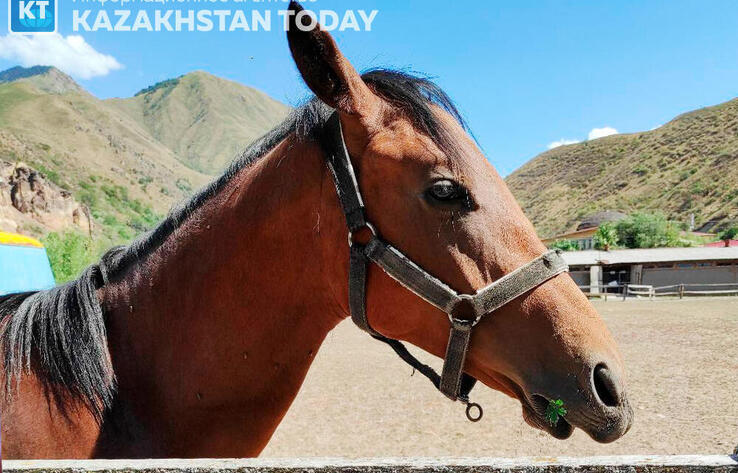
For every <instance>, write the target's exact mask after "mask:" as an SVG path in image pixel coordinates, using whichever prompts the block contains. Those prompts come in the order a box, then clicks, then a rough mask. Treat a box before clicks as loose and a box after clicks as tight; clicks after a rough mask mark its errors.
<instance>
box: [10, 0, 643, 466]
mask: <svg viewBox="0 0 738 473" xmlns="http://www.w3.org/2000/svg"><path fill="white" fill-rule="evenodd" d="M289 8H290V10H291V11H292V12H293V15H292V17H291V20H290V25H289V26H290V27H289V28H288V33H287V36H288V43H289V46H290V50H291V52H292V56H293V58H294V60H295V63H296V65H297V69H298V70H299V72H300V74H301V76H302V78H303V79H304V81H305V83H306V84H307V86H308V87H309V88H310V89H311V90H312V91H313V92H314V93H315V98H314V99H312V100H311V101H309V102H308V103H307V104H306V105H304V106H302V107H300V108H297V109H296V110H294V111H293V112H292V114H291V115H290V116H289V118H288V119H287V120H286V121H285V122H284V123H283V124H282V125H281V126H279V127H278V128H276V129H275V130H273V131H272V132H270V133H268V134H267V135H265V136H264V137H262V138H261V139H260V140H258V141H257V142H256V143H254V144H252V145H251V146H250V147H249V148H248V149H247V150H246V151H245V152H244V153H243V155H242V156H241V157H240V158H239V159H237V160H236V161H235V162H234V163H233V164H232V165H231V166H230V168H229V169H228V170H227V171H226V172H225V174H224V175H223V176H221V177H220V178H218V179H217V180H216V181H214V182H213V183H211V184H210V185H209V186H207V187H206V188H204V189H203V190H201V191H199V192H198V193H197V194H196V195H195V196H194V197H192V198H191V199H190V200H189V201H187V202H185V203H184V204H182V205H180V206H179V207H176V208H174V209H173V210H172V211H171V212H170V214H169V215H168V216H167V217H166V219H165V220H164V221H162V222H161V223H160V224H159V225H158V226H157V227H156V228H155V229H154V230H152V231H151V232H149V233H147V234H145V235H143V236H142V237H140V238H138V239H137V240H135V241H134V242H133V243H131V244H130V245H129V246H128V247H119V248H114V249H112V250H110V251H109V252H108V253H107V254H106V255H105V256H104V257H103V258H102V259H101V261H100V262H99V263H98V264H95V265H93V266H91V267H89V268H88V269H86V270H85V271H84V272H83V274H82V275H81V276H80V277H79V279H77V280H75V281H73V282H70V283H68V284H65V285H62V286H58V287H56V288H54V289H51V290H48V291H42V292H35V293H24V294H14V295H10V296H4V297H3V298H2V299H0V315H2V317H3V319H2V327H1V330H2V332H0V343H2V351H1V353H2V354H1V355H0V357H1V358H0V361H1V362H2V366H3V369H2V375H0V376H1V377H2V380H0V381H2V386H3V388H2V389H3V396H2V400H1V401H0V407H1V412H2V438H3V443H2V455H3V458H6V459H10V458H116V457H117V458H121V457H127V458H154V457H252V456H257V455H258V454H259V453H260V452H261V451H262V449H263V448H264V447H265V445H266V444H267V442H268V441H269V439H270V437H271V435H272V434H273V432H274V430H275V429H276V428H277V425H278V424H279V423H280V421H281V419H282V418H283V416H284V415H285V413H286V411H287V409H288V408H289V407H290V404H291V403H292V401H293V400H294V398H295V396H296V395H297V392H298V390H299V388H300V385H301V384H302V382H303V380H304V378H305V376H306V374H307V372H308V369H309V367H310V365H311V363H312V361H313V359H314V357H315V354H316V353H317V351H318V349H319V348H320V345H321V343H322V342H323V340H324V339H325V337H326V335H327V334H328V332H329V331H330V330H331V329H333V328H334V327H335V326H336V324H338V323H339V322H340V321H341V320H344V319H345V318H346V317H348V315H349V313H350V312H351V309H352V308H350V307H349V305H350V303H349V297H350V295H351V294H350V292H351V291H350V288H349V286H350V285H351V284H350V283H349V282H348V281H349V279H350V276H351V275H350V274H349V273H350V265H349V251H348V249H347V233H348V231H347V228H346V222H345V220H346V218H347V217H346V216H345V214H344V211H343V210H344V209H342V207H341V205H340V204H342V203H343V202H344V201H343V199H345V197H346V196H345V195H342V193H341V192H340V188H339V191H337V190H336V188H335V187H334V184H333V179H334V176H332V172H331V170H329V167H328V166H326V146H325V143H324V140H325V136H326V133H325V132H326V129H327V127H328V123H329V122H330V120H331V117H334V119H335V120H337V123H338V124H340V127H339V128H340V134H341V140H342V143H341V145H342V146H343V147H344V148H345V151H346V156H350V162H349V163H348V164H349V167H351V165H352V166H353V169H355V174H354V176H355V184H356V185H355V187H356V190H357V195H358V189H360V190H361V195H363V197H364V198H365V199H366V202H365V204H362V205H365V210H363V208H362V211H363V212H365V216H366V222H367V223H368V222H369V221H371V222H372V223H373V224H374V225H373V227H371V228H370V227H369V226H368V225H365V224H362V225H359V226H360V227H361V228H359V229H358V231H357V232H356V235H351V234H349V239H350V240H351V241H352V242H353V243H355V244H357V245H358V244H364V243H367V242H371V241H372V238H373V235H372V234H371V233H372V232H378V233H379V234H381V236H382V238H383V239H384V240H383V241H387V242H391V243H392V245H394V247H395V248H398V249H401V250H402V254H403V255H406V258H407V259H408V261H411V262H412V265H411V266H412V267H413V268H416V269H418V270H419V268H423V271H427V273H425V274H432V275H434V277H436V278H438V281H443V283H440V282H438V281H437V283H438V284H439V285H438V286H436V288H439V287H441V284H442V285H443V286H444V287H445V288H446V289H444V290H446V291H447V292H446V293H447V294H451V295H452V296H453V295H454V294H474V293H475V292H476V291H477V290H478V289H480V288H483V287H486V286H488V285H489V284H490V283H492V282H494V281H497V280H500V278H503V276H505V275H508V276H509V275H510V274H512V273H515V271H516V270H518V268H521V267H525V266H526V265H527V264H529V263H530V262H531V261H539V262H540V261H544V260H542V259H541V258H543V257H544V256H545V254H546V248H545V247H544V245H543V244H542V243H541V241H540V239H539V238H538V237H537V235H536V232H535V230H534V228H533V226H532V225H531V223H530V222H529V221H528V220H527V219H526V217H525V216H524V214H523V212H522V210H521V209H520V207H519V206H518V205H517V203H516V202H515V200H514V198H513V196H512V195H511V193H510V192H509V190H508V188H507V186H506V185H505V183H504V181H503V180H502V179H501V178H500V176H499V175H498V174H497V173H496V172H495V170H494V169H493V167H492V165H491V164H490V163H489V162H488V161H487V160H486V159H485V157H484V156H483V154H482V153H481V151H480V150H479V149H478V147H477V146H476V144H475V142H474V140H473V139H472V138H471V137H470V134H469V133H468V132H467V130H466V126H465V123H464V120H463V119H462V118H461V116H460V115H459V113H458V111H457V109H456V108H455V106H454V105H453V103H452V102H451V100H450V99H449V98H448V97H447V95H446V94H445V93H444V92H443V91H442V90H441V89H439V88H438V87H437V86H436V85H435V84H434V83H433V82H431V81H430V80H428V79H426V78H423V77H415V76H413V75H410V74H407V73H402V72H397V71H391V70H374V71H370V72H367V73H365V74H363V75H360V74H359V73H358V72H357V71H356V70H355V69H354V67H353V66H352V65H351V63H350V62H349V61H348V60H347V59H346V58H345V57H344V56H343V55H342V54H341V52H340V51H339V49H338V47H337V46H336V43H335V42H334V40H333V38H332V37H331V36H330V34H328V33H327V32H325V31H324V30H322V29H321V28H320V26H319V25H316V24H313V25H312V26H310V25H309V23H310V22H309V21H308V22H306V21H305V17H304V15H303V16H302V17H301V16H300V13H301V12H302V11H303V10H302V9H301V7H299V6H298V5H297V4H296V3H294V2H293V3H291V4H290V7H289ZM299 18H301V19H299ZM331 169H332V168H331ZM354 229H355V230H356V228H354ZM370 230H371V231H370ZM352 254H353V253H352ZM397 254H400V253H399V250H398V253H397ZM544 259H545V258H544ZM546 261H547V260H546ZM385 262H386V261H385ZM544 263H545V261H544ZM364 269H365V270H366V271H365V273H364V274H363V276H364V277H365V279H364V280H363V281H364V283H365V288H364V291H363V292H362V293H361V295H362V296H365V298H366V300H365V301H363V302H365V307H366V313H365V314H364V315H365V318H366V321H367V326H369V325H370V326H371V329H372V330H373V331H374V332H375V333H377V334H380V335H381V336H382V337H387V338H388V339H392V340H403V341H406V342H409V343H411V344H413V345H415V346H417V347H420V348H421V349H423V350H425V351H427V352H429V353H431V354H433V355H436V356H438V357H444V356H445V355H446V348H447V345H450V344H449V343H448V334H449V317H448V315H447V314H446V313H444V311H443V310H441V309H439V308H438V307H437V304H436V305H434V304H433V303H432V302H433V300H432V299H433V298H432V297H426V298H423V297H418V295H417V294H418V293H419V291H417V290H415V291H413V290H410V289H412V287H406V286H408V284H401V282H402V281H401V280H400V281H399V282H398V280H397V279H398V278H397V277H391V276H392V275H391V274H387V273H386V272H385V271H383V270H382V269H385V270H387V268H384V267H383V268H380V267H379V266H377V265H373V264H372V265H369V266H365V267H364ZM413 270H414V269H413ZM400 279H402V278H400ZM503 279H505V278H503ZM351 281H355V279H351ZM434 284H435V283H434ZM409 286H412V284H410V285H409ZM451 288H453V289H451ZM416 289H417V288H416ZM455 291H458V293H457V292H455ZM518 292H521V293H520V294H515V295H512V296H510V297H508V298H507V299H510V300H506V301H505V303H504V304H503V305H502V306H501V307H499V308H496V310H495V311H494V314H488V315H489V316H487V317H481V316H479V317H478V320H477V322H478V324H477V325H476V327H475V328H474V330H473V332H471V338H470V341H469V340H467V344H466V345H465V346H464V348H463V351H464V355H465V358H464V357H462V362H461V364H460V367H461V368H462V369H463V372H464V374H465V376H468V377H473V378H475V379H477V380H479V381H481V383H483V384H484V385H486V386H488V387H490V388H493V389H497V390H499V391H501V392H503V393H505V394H507V395H509V396H512V397H514V398H517V399H518V400H519V401H520V403H521V405H522V411H523V417H524V418H525V420H526V421H527V422H528V423H529V424H530V425H531V426H533V427H536V428H539V429H542V430H544V431H547V432H548V433H550V434H551V435H553V436H555V437H557V438H562V439H563V438H567V437H568V436H569V435H571V433H572V431H573V429H574V428H575V427H578V428H581V429H582V430H584V431H586V432H587V433H588V434H589V435H590V436H591V437H592V438H594V439H595V440H597V441H600V442H610V441H613V440H615V439H617V438H619V437H620V436H622V435H624V434H625V432H626V431H627V430H628V428H629V427H630V424H631V420H632V410H631V408H630V405H629V403H628V400H627V395H626V390H625V385H624V381H623V379H624V374H623V366H622V361H621V358H620V355H619V354H618V351H617V347H616V344H615V342H614V341H613V338H612V337H611V335H610V333H609V332H608V330H607V328H606V327H605V325H604V323H603V321H602V320H601V319H600V317H599V316H598V314H597V313H596V311H595V310H594V308H593V307H592V305H591V304H590V303H589V302H588V300H587V299H586V297H585V296H584V295H583V294H582V292H581V291H580V290H579V288H578V287H577V286H576V284H575V283H574V281H573V280H572V279H571V277H570V276H568V275H567V274H566V273H564V272H561V273H560V274H559V273H556V274H553V273H550V274H549V275H548V276H547V278H546V280H545V281H543V282H540V283H538V284H536V285H535V287H531V288H530V289H525V288H523V290H520V291H518ZM457 298H458V299H459V300H462V301H466V302H469V301H472V300H473V297H471V296H466V297H465V296H458V297H457ZM482 315H486V314H482ZM492 315H493V316H492ZM453 320H456V319H452V322H453ZM467 348H468V350H467ZM357 362H359V360H357ZM447 362H448V359H447ZM450 397H453V396H450ZM558 399H560V400H562V401H563V402H564V405H565V407H566V409H567V413H566V415H565V416H564V417H560V418H559V419H558V420H557V421H555V422H549V421H548V420H547V419H546V415H545V410H546V406H547V404H548V403H549V402H550V401H552V400H558Z"/></svg>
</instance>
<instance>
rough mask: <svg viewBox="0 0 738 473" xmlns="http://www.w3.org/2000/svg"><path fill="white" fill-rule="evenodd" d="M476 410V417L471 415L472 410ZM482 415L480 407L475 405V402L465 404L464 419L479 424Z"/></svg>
mask: <svg viewBox="0 0 738 473" xmlns="http://www.w3.org/2000/svg"><path fill="white" fill-rule="evenodd" d="M474 409H476V410H477V411H478V412H477V414H478V415H476V416H475V415H473V414H472V412H473V410H474ZM483 415H484V411H483V410H482V406H480V405H479V404H477V403H476V402H467V403H466V418H467V419H469V420H470V421H472V422H479V421H480V420H481V419H482V416H483Z"/></svg>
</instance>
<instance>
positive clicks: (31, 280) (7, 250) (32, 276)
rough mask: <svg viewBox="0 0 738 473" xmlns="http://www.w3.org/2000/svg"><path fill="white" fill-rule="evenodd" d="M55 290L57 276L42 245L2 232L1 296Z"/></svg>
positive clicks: (0, 259) (0, 233) (0, 249)
mask: <svg viewBox="0 0 738 473" xmlns="http://www.w3.org/2000/svg"><path fill="white" fill-rule="evenodd" d="M52 287H54V275H53V274H52V272H51V266H50V265H49V258H48V256H46V249H44V246H43V245H42V244H41V242H39V241H38V240H35V239H33V238H30V237H27V236H23V235H16V234H14V233H5V232H0V296H2V295H5V294H13V293H16V292H25V291H39V290H42V289H49V288H52Z"/></svg>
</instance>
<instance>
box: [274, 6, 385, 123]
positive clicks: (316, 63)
mask: <svg viewBox="0 0 738 473" xmlns="http://www.w3.org/2000/svg"><path fill="white" fill-rule="evenodd" d="M289 11H290V12H291V13H289V14H288V15H289V21H288V25H287V27H288V29H287V41H288V42H289V45H290V51H291V52H292V57H293V59H294V60H295V64H296V65H297V69H298V70H299V71H300V74H301V75H302V78H303V80H304V81H305V83H306V84H307V86H308V87H309V88H310V90H312V91H313V92H314V93H315V95H317V96H318V98H319V99H320V100H322V101H323V102H325V103H326V104H327V105H329V106H330V107H333V108H335V109H336V110H338V111H340V112H343V113H346V114H349V115H358V116H368V115H370V114H371V113H373V111H374V110H375V109H376V107H377V104H378V102H379V98H378V97H377V96H376V95H375V94H374V93H373V92H372V91H371V90H370V89H369V87H367V85H366V83H365V82H364V81H363V80H362V78H361V76H360V75H359V73H358V72H357V71H356V69H354V66H352V65H351V63H350V62H349V61H348V59H346V58H345V57H344V56H343V54H341V51H340V50H339V49H338V46H337V45H336V42H335V41H334V40H333V37H332V36H331V35H330V34H329V33H328V32H326V31H323V30H321V28H320V24H318V22H317V20H315V19H314V18H311V17H309V14H310V13H309V12H305V10H304V9H303V8H302V6H301V5H299V4H298V3H297V2H296V1H294V0H293V1H291V2H290V6H289ZM302 12H304V13H302ZM298 23H299V24H298ZM311 26H312V27H311Z"/></svg>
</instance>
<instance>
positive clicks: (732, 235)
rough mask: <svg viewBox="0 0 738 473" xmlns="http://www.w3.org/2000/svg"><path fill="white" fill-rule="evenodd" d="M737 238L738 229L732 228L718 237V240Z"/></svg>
mask: <svg viewBox="0 0 738 473" xmlns="http://www.w3.org/2000/svg"><path fill="white" fill-rule="evenodd" d="M735 237H738V227H730V228H728V229H727V230H725V231H723V232H720V235H718V238H720V239H721V240H723V241H728V240H734V239H735Z"/></svg>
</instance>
